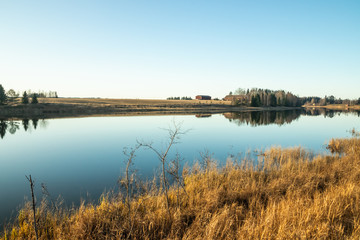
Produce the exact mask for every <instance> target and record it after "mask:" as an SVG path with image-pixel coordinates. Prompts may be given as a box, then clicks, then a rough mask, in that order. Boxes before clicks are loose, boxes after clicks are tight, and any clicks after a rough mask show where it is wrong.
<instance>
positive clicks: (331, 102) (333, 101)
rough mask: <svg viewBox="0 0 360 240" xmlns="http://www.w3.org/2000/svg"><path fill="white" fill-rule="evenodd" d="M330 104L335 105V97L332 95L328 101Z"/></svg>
mask: <svg viewBox="0 0 360 240" xmlns="http://www.w3.org/2000/svg"><path fill="white" fill-rule="evenodd" d="M328 102H329V104H334V103H335V97H334V96H333V95H331V96H330V97H329V99H328Z"/></svg>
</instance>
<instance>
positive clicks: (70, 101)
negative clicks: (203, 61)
mask: <svg viewBox="0 0 360 240" xmlns="http://www.w3.org/2000/svg"><path fill="white" fill-rule="evenodd" d="M39 102H40V103H58V104H81V105H89V104H90V105H104V104H105V105H198V104H224V105H231V102H230V101H221V100H217V101H216V100H161V99H160V100H154V99H105V98H39Z"/></svg>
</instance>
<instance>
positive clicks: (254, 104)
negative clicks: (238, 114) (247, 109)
mask: <svg viewBox="0 0 360 240" xmlns="http://www.w3.org/2000/svg"><path fill="white" fill-rule="evenodd" d="M260 104H261V101H260V95H259V94H256V95H255V96H252V97H251V106H252V107H260Z"/></svg>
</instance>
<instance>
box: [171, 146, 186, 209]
mask: <svg viewBox="0 0 360 240" xmlns="http://www.w3.org/2000/svg"><path fill="white" fill-rule="evenodd" d="M182 160H183V159H182V158H181V157H180V154H179V153H177V154H176V156H175V158H174V159H173V160H172V161H170V163H169V169H168V170H167V172H168V173H169V174H170V175H171V176H172V177H173V178H174V179H175V183H176V201H177V205H178V208H179V209H181V201H180V188H183V190H184V192H185V194H187V193H186V190H185V183H184V179H183V177H182V175H181V173H180V169H181V167H180V165H181V162H182Z"/></svg>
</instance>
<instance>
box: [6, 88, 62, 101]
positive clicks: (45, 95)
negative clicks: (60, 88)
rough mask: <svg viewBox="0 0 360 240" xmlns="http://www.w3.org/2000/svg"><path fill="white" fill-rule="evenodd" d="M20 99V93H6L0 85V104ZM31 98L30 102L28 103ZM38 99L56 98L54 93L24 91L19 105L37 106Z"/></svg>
mask: <svg viewBox="0 0 360 240" xmlns="http://www.w3.org/2000/svg"><path fill="white" fill-rule="evenodd" d="M19 97H20V92H16V91H15V90H14V89H9V90H8V91H7V92H6V91H5V89H4V87H3V86H2V85H1V84H0V104H1V105H4V104H7V103H8V102H9V101H13V100H15V99H17V98H19ZM30 98H31V101H30ZM38 98H58V94H57V92H56V91H47V92H46V91H38V92H33V91H32V90H27V91H24V92H23V94H22V96H21V103H23V104H28V103H32V104H37V103H38V102H39V101H38Z"/></svg>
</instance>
